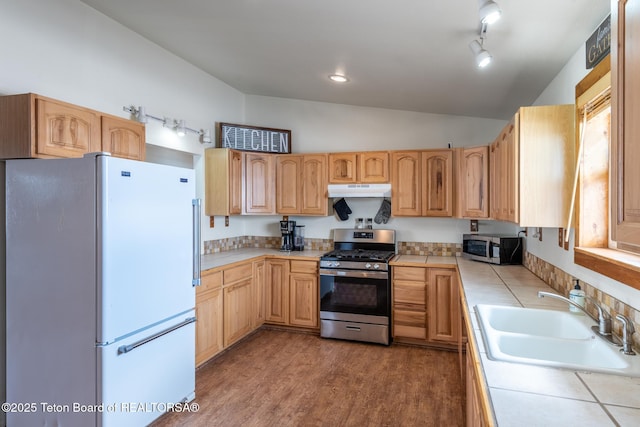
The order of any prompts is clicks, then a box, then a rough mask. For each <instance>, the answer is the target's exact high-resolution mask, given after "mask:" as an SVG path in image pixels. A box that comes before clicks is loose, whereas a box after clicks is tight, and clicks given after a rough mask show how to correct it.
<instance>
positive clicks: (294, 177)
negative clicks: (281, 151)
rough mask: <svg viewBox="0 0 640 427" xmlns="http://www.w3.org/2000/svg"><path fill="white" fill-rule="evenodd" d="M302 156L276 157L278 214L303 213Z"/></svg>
mask: <svg viewBox="0 0 640 427" xmlns="http://www.w3.org/2000/svg"><path fill="white" fill-rule="evenodd" d="M301 179H302V156H292V155H286V154H285V155H278V156H276V212H277V213H279V214H298V213H300V211H301V205H300V190H299V189H300V187H301Z"/></svg>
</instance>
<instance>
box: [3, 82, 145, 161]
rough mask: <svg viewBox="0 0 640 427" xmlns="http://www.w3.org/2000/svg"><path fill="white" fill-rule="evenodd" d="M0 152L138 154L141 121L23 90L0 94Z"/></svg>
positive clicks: (6, 154)
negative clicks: (25, 92)
mask: <svg viewBox="0 0 640 427" xmlns="http://www.w3.org/2000/svg"><path fill="white" fill-rule="evenodd" d="M0 118H1V120H0V158H2V159H18V158H60V157H82V156H83V155H84V154H85V153H89V152H96V151H107V152H110V153H111V154H112V155H113V156H116V157H125V158H129V159H134V160H144V155H145V129H144V125H143V124H141V123H137V122H134V121H132V120H127V119H123V118H120V117H115V116H110V115H106V114H102V113H100V112H98V111H93V110H90V109H88V108H83V107H79V106H77V105H73V104H69V103H66V102H62V101H57V100H55V99H50V98H46V97H43V96H40V95H36V94H32V93H28V94H22V95H10V96H3V97H0Z"/></svg>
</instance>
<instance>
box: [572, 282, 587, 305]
mask: <svg viewBox="0 0 640 427" xmlns="http://www.w3.org/2000/svg"><path fill="white" fill-rule="evenodd" d="M584 296H585V293H584V291H583V290H582V289H580V281H579V280H577V279H576V284H575V286H574V287H573V289H572V290H571V292H569V299H570V300H571V301H573V302H575V303H576V304H578V305H579V306H580V307H582V308H584V302H585V301H584V300H585V297H584ZM569 310H571V311H572V312H574V313H582V310H580V309H579V308H578V307H576V306H574V305H571V304H569Z"/></svg>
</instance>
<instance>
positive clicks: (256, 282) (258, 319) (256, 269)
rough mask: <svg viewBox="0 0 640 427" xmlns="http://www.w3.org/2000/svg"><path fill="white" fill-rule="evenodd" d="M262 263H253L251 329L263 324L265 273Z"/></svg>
mask: <svg viewBox="0 0 640 427" xmlns="http://www.w3.org/2000/svg"><path fill="white" fill-rule="evenodd" d="M264 270H265V268H264V261H254V262H253V301H254V309H253V329H256V328H259V327H260V326H261V325H262V324H263V323H264V308H265V286H264V285H265V276H264V274H265V272H264Z"/></svg>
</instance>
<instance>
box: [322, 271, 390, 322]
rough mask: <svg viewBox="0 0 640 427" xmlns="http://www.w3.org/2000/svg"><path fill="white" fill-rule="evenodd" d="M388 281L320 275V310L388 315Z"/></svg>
mask: <svg viewBox="0 0 640 427" xmlns="http://www.w3.org/2000/svg"><path fill="white" fill-rule="evenodd" d="M388 283H389V282H388V281H387V280H385V279H371V278H360V277H339V276H322V275H321V276H320V310H321V311H333V312H340V313H353V314H366V315H371V316H389V312H390V302H389V291H388Z"/></svg>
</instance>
